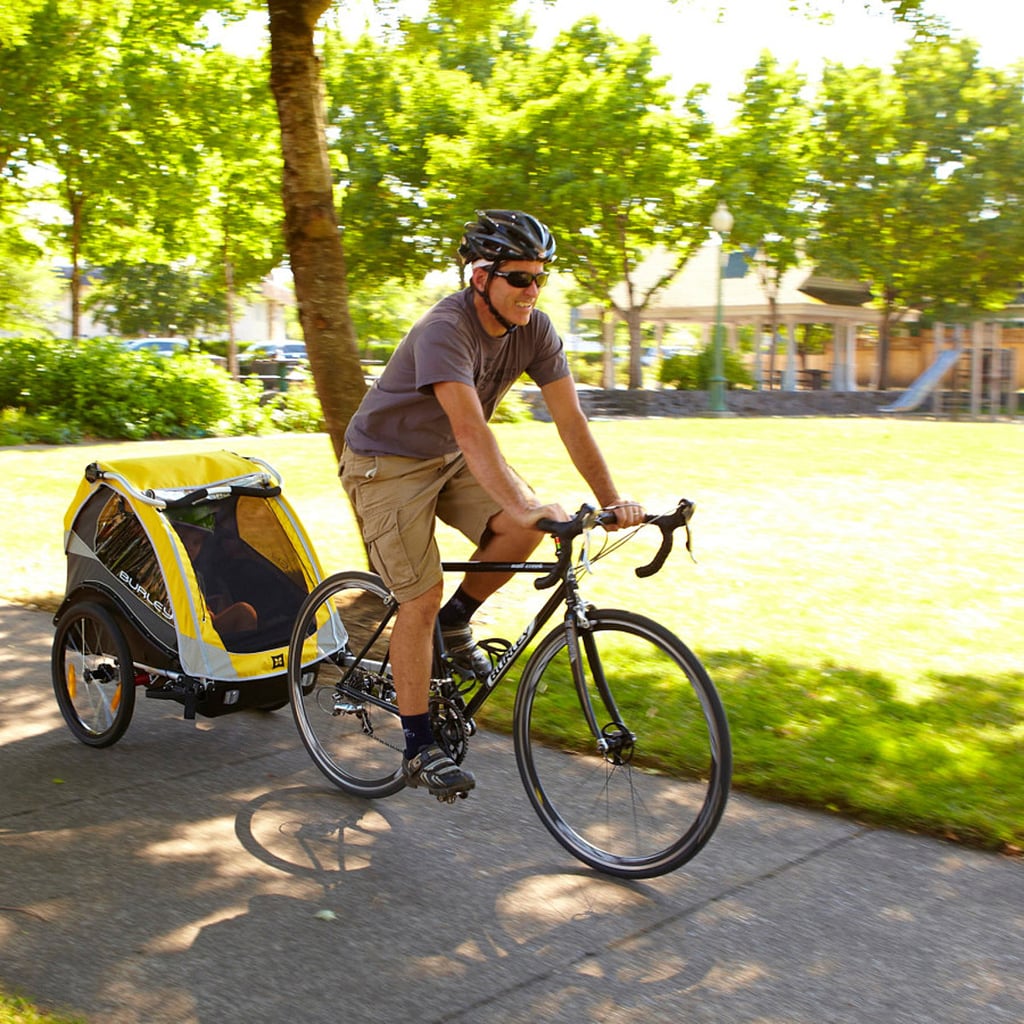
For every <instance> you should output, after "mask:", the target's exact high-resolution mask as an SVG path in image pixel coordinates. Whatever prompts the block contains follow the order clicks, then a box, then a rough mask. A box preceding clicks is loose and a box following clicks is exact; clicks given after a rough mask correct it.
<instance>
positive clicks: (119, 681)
mask: <svg viewBox="0 0 1024 1024" xmlns="http://www.w3.org/2000/svg"><path fill="white" fill-rule="evenodd" d="M50 673H51V677H52V680H53V692H54V695H55V696H56V698H57V706H58V707H59V708H60V712H61V715H63V717H64V721H65V722H66V723H67V726H68V728H69V729H70V730H71V733H72V735H73V736H74V737H75V738H76V739H78V740H80V741H81V742H82V743H84V744H85V745H86V746H88V747H109V746H110V745H111V744H113V743H116V742H117V741H118V740H119V739H120V738H121V737H122V736H123V735H124V733H125V730H126V729H127V728H128V724H129V723H130V722H131V720H132V714H133V712H134V711H135V666H134V665H133V663H132V654H131V648H130V647H129V646H128V640H127V638H126V637H125V635H124V631H123V630H122V629H121V627H120V626H119V625H118V624H117V621H116V620H115V619H114V617H113V615H111V614H110V612H109V611H107V609H106V608H104V607H103V606H102V605H100V604H97V603H96V602H93V601H82V602H79V603H77V604H72V605H71V606H70V607H69V608H67V609H66V610H65V611H64V612H63V613H62V614H61V616H60V618H59V619H58V620H57V627H56V632H55V633H54V637H53V649H52V653H51V657H50Z"/></svg>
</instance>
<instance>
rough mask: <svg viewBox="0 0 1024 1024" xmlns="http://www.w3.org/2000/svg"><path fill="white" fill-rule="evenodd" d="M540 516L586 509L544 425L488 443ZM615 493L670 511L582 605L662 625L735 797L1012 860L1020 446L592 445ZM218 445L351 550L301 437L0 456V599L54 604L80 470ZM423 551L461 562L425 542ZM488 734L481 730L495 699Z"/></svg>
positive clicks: (316, 536)
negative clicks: (558, 506)
mask: <svg viewBox="0 0 1024 1024" xmlns="http://www.w3.org/2000/svg"><path fill="white" fill-rule="evenodd" d="M496 430H497V433H498V436H499V440H500V443H501V445H502V447H503V449H504V451H505V452H506V455H507V457H508V458H509V461H510V462H512V463H513V464H514V465H516V466H517V467H518V468H519V470H520V471H521V472H522V473H523V474H524V475H525V476H526V477H527V478H528V479H530V480H531V481H532V483H533V484H534V486H535V487H536V489H537V491H538V493H539V494H540V496H541V497H542V498H543V499H545V500H558V501H561V502H562V503H563V504H564V505H565V506H566V508H571V507H573V506H575V505H577V504H578V503H579V502H580V501H582V500H585V499H587V498H588V497H589V496H588V495H587V493H586V491H585V489H584V487H583V485H582V483H581V482H580V480H579V478H578V476H577V475H576V473H575V471H574V470H573V469H572V468H571V466H570V465H569V463H568V461H567V459H566V457H565V455H564V453H562V451H561V449H560V446H559V444H558V441H557V438H556V436H555V433H554V430H553V428H552V427H550V426H548V425H544V424H538V423H523V424H512V425H501V426H498V427H496ZM594 430H595V433H596V434H597V435H598V438H599V440H600V442H601V444H602V446H603V449H604V451H605V453H606V456H607V458H608V461H609V463H610V464H611V465H612V467H613V470H614V472H615V476H616V478H617V480H618V481H619V483H620V486H621V488H622V489H623V490H624V491H625V492H627V493H628V494H630V495H633V496H635V497H637V498H638V499H640V500H642V501H644V502H645V503H646V504H647V505H648V507H649V508H652V509H657V508H662V507H669V506H671V505H673V504H674V503H675V500H676V499H677V498H679V497H683V496H685V497H688V498H692V499H693V500H695V501H696V502H697V505H698V511H697V514H696V516H695V518H694V524H693V525H694V542H695V555H696V558H697V563H696V564H693V563H691V562H690V560H689V559H688V558H687V556H686V553H685V551H683V550H682V548H681V547H680V549H679V551H678V552H677V553H676V554H674V555H673V557H672V559H670V561H669V563H668V565H667V566H666V568H665V569H664V570H663V571H662V572H661V573H660V574H659V575H658V576H656V577H654V578H653V579H651V580H646V581H643V580H638V579H637V578H636V577H635V576H634V575H633V573H632V568H633V567H634V566H635V565H639V564H641V563H642V562H644V561H646V560H647V558H649V556H650V554H651V552H652V551H653V546H654V539H653V538H648V537H647V536H646V532H649V531H646V532H644V533H641V534H640V535H638V537H637V538H636V539H635V540H634V541H633V542H631V544H630V545H628V546H626V547H625V548H624V549H622V550H620V551H617V552H615V553H614V554H613V555H612V556H610V557H609V558H607V559H605V560H602V561H600V562H598V563H596V564H595V566H594V570H595V571H594V575H593V576H592V577H590V578H588V579H587V581H586V582H585V587H586V592H587V595H588V596H589V597H590V598H591V599H592V600H593V601H594V602H595V603H596V604H599V605H614V606H619V607H626V608H633V609H635V610H638V611H641V612H643V613H645V614H648V615H651V616H652V617H654V618H657V619H659V620H661V621H663V622H664V623H665V624H666V625H667V626H669V628H671V629H673V630H674V631H675V632H676V633H678V634H679V635H680V636H681V637H682V638H683V640H684V641H685V642H686V643H687V644H689V646H691V647H692V648H693V649H694V650H695V651H697V653H698V654H699V655H700V656H701V657H702V658H703V659H704V660H705V662H706V664H707V666H708V668H709V670H710V672H711V675H712V678H713V679H714V680H715V682H716V684H717V685H718V687H719V689H720V691H721V693H722V697H723V700H724V702H725V705H726V708H727V710H728V713H729V717H730V724H731V728H732V732H733V743H734V754H735V774H734V781H735V785H736V786H737V787H738V788H740V789H743V790H745V791H747V792H750V793H757V794H761V795H764V796H769V797H773V798H777V799H781V800H786V801H792V802H797V803H803V804H807V805H811V806H816V807H822V808H827V809H832V810H835V811H837V812H840V813H844V814H849V815H851V816H855V817H857V818H860V819H862V820H866V821H870V822H874V823H879V824H886V825H892V826H895V827H900V828H905V829H913V830H921V831H925V832H929V833H933V834H938V835H946V836H950V837H955V838H958V839H960V840H962V841H965V842H970V843H973V844H978V845H981V846H985V847H990V848H995V849H1004V850H1008V851H1014V850H1019V849H1020V848H1022V847H1024V539H1022V535H1021V533H1020V532H1019V530H1020V526H1021V524H1022V522H1024V519H1022V512H1021V509H1022V508H1024V475H1022V472H1021V470H1022V467H1024V459H1022V454H1024V433H1022V431H1024V426H1022V425H1019V424H1012V423H948V422H930V421H925V420H910V421H902V420H881V419H728V420H712V419H682V420H646V421H621V422H620V421H614V422H613V421H608V422H598V423H595V424H594ZM220 447H229V448H231V449H232V450H235V451H239V452H241V453H242V454H254V455H259V456H260V457H262V458H265V459H267V460H268V461H270V462H271V463H272V464H274V465H275V466H276V467H277V468H278V469H279V470H280V471H281V472H282V475H283V476H284V481H285V488H284V489H285V494H286V495H287V497H288V498H289V500H290V501H291V503H292V504H293V505H294V506H295V508H296V511H297V512H298V514H299V516H300V518H301V519H302V520H303V522H304V524H305V526H306V528H307V530H308V532H309V533H310V535H311V537H312V539H313V543H314V546H315V547H316V549H317V551H318V553H319V556H320V559H321V561H322V562H323V564H324V567H325V569H326V570H327V571H332V570H335V569H340V568H345V567H352V566H361V565H362V564H363V559H362V553H361V552H362V547H361V543H360V541H359V539H358V537H357V536H356V533H355V530H354V527H353V523H352V517H351V513H350V511H349V508H348V505H347V501H346V499H345V497H344V495H343V493H342V491H341V488H340V485H339V484H338V482H337V478H336V475H335V467H334V459H333V456H332V453H331V447H330V444H329V442H328V440H327V439H326V438H325V437H323V436H308V435H304V436H300V435H279V436H274V437H266V438H246V439H230V440H229V441H226V442H221V441H195V442H164V443H153V444H150V443H137V444H122V445H99V444H98V445H82V446H79V447H75V448H52V449H49V448H46V449H33V450H5V451H0V465H3V467H4V469H5V470H6V472H5V474H4V479H5V481H6V483H7V493H8V496H9V497H8V504H9V506H11V505H12V506H13V507H9V508H8V512H7V515H6V525H5V528H4V530H3V533H2V538H3V539H2V541H0V570H2V571H0V596H4V597H7V598H10V599H14V600H19V601H26V602H35V603H43V604H46V605H52V604H53V602H54V600H55V598H56V597H59V595H60V594H61V593H62V591H63V585H64V557H63V551H62V544H61V536H62V521H63V516H64V512H65V509H66V507H67V504H68V502H69V501H70V499H71V497H72V495H73V494H74V491H75V488H76V487H77V484H78V481H79V479H80V477H81V474H82V470H83V468H84V467H85V465H86V463H87V462H89V461H91V460H92V459H94V458H97V457H111V456H113V455H114V454H120V455H143V454H145V453H146V452H147V451H152V452H156V451H160V452H165V451H183V452H184V451H196V450H203V449H210V448H220ZM442 548H443V550H444V551H445V553H446V554H448V555H450V556H451V557H455V558H459V557H464V556H465V555H466V554H468V549H467V546H466V544H465V542H464V541H462V540H461V538H458V537H455V536H453V535H451V534H450V533H448V532H445V533H444V534H443V536H442ZM538 603H539V597H538V596H537V595H536V594H535V593H534V592H533V590H532V586H531V583H530V582H529V581H528V580H524V581H515V582H513V584H511V585H510V586H509V588H507V590H506V591H505V592H503V593H502V594H501V595H499V596H498V597H497V598H496V599H494V600H493V601H492V602H489V604H488V605H487V606H485V608H484V609H483V611H482V613H481V615H480V617H479V619H478V623H479V625H478V633H480V634H481V635H486V634H489V633H497V634H499V635H510V636H515V635H518V633H519V632H520V630H521V627H522V626H523V625H524V624H525V619H526V617H527V613H528V610H529V609H530V608H532V607H535V606H536V605H537V604H538ZM498 696H499V703H498V705H497V706H496V707H495V709H494V712H493V714H492V717H491V719H490V720H491V721H492V722H493V723H500V722H501V721H502V720H503V719H504V718H505V717H506V716H507V713H508V706H509V704H510V702H511V696H512V695H511V693H510V692H509V693H506V694H500V695H498Z"/></svg>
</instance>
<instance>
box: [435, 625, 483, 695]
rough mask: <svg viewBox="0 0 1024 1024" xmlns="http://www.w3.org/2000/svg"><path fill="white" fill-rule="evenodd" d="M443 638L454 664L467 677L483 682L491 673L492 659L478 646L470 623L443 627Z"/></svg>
mask: <svg viewBox="0 0 1024 1024" xmlns="http://www.w3.org/2000/svg"><path fill="white" fill-rule="evenodd" d="M441 639H442V640H444V647H445V650H446V651H447V652H448V657H449V658H451V660H452V666H453V667H454V668H455V670H456V671H457V672H459V673H460V674H461V675H463V676H465V677H466V678H467V679H479V680H480V681H481V682H483V681H484V680H485V679H486V678H487V677H488V676H489V675H490V674H491V659H490V658H489V657H488V656H487V652H486V651H485V650H484V649H483V648H482V647H478V646H477V643H476V641H475V640H474V639H473V630H472V629H470V627H469V625H468V624H467V625H464V626H448V627H442V628H441Z"/></svg>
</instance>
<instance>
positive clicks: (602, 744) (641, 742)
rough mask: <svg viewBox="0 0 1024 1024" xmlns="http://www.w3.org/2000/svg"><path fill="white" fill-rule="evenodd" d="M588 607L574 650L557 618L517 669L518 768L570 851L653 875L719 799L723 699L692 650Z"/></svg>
mask: <svg viewBox="0 0 1024 1024" xmlns="http://www.w3.org/2000/svg"><path fill="white" fill-rule="evenodd" d="M588 617H589V627H588V628H586V629H582V630H579V631H578V634H577V635H578V638H579V650H578V657H577V656H576V654H577V652H576V650H575V647H576V644H575V642H573V641H572V640H570V637H569V635H568V634H567V629H566V627H565V626H562V627H559V628H558V629H556V630H553V631H552V632H551V633H549V634H548V635H547V636H546V637H545V638H544V640H543V641H542V642H541V643H540V645H539V647H538V648H537V649H536V651H535V652H534V654H533V655H532V657H531V658H530V661H529V662H528V664H527V666H526V668H525V669H524V671H523V677H522V680H521V681H520V684H519V689H518V692H517V693H516V705H515V724H514V729H515V748H516V761H517V763H518V765H519V773H520V775H521V777H522V780H523V784H524V785H525V787H526V791H527V793H528V794H529V797H530V800H531V801H532V803H533V806H534V808H535V810H536V811H537V814H538V815H539V816H540V819H541V821H543V822H544V825H545V826H546V827H547V829H548V831H550V832H551V834H552V835H553V836H554V837H555V839H557V840H558V842H559V843H561V844H562V846H564V847H565V848H566V849H567V850H568V851H569V852H570V853H571V854H572V855H573V856H574V857H577V858H578V859H579V860H581V861H583V862H584V863H585V864H589V865H590V866H591V867H593V868H596V869H597V870H599V871H603V872H606V873H608V874H612V875H618V876H621V877H626V878H651V877H653V876H656V875H663V874H666V873H667V872H669V871H674V870H675V869H676V868H678V867H679V866H680V865H682V864H685V863H686V862H687V861H688V860H690V859H691V858H692V857H693V856H694V855H695V854H697V853H698V852H699V851H700V850H701V849H702V848H703V847H704V845H705V844H706V843H707V841H708V840H709V839H710V838H711V835H712V833H713V832H714V830H715V827H716V826H717V825H718V822H719V820H720V819H721V817H722V812H723V811H724V810H725V804H726V799H727V797H728V791H729V780H730V777H731V772H732V748H731V745H730V741H729V728H728V723H727V721H726V717H725V711H724V709H723V707H722V703H721V700H720V699H719V696H718V693H717V692H716V690H715V688H714V685H713V684H712V682H711V679H710V677H709V676H708V674H707V671H706V670H705V669H704V666H703V665H702V664H701V663H700V661H699V659H698V658H697V656H696V655H695V654H694V653H693V652H692V651H691V650H690V649H689V648H688V647H687V646H686V645H685V644H684V643H683V642H682V641H681V640H680V639H679V638H678V637H676V636H674V635H673V634H672V633H670V632H669V631H668V630H667V629H665V628H664V627H662V626H660V625H658V623H656V622H653V621H652V620H650V619H647V618H644V617H643V616H640V615H635V614H633V613H631V612H624V611H613V610H601V611H595V610H592V611H591V612H590V613H589V616H588ZM573 662H576V663H577V666H576V667H577V668H578V673H577V672H574V665H573Z"/></svg>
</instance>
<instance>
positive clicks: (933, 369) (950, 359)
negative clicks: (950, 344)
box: [878, 348, 963, 412]
mask: <svg viewBox="0 0 1024 1024" xmlns="http://www.w3.org/2000/svg"><path fill="white" fill-rule="evenodd" d="M961 355H963V349H960V348H947V349H943V351H942V352H940V353H939V354H938V355H937V356H936V357H935V362H933V363H932V365H931V366H929V367H928V369H927V370H925V371H924V373H922V374H921V376H920V377H918V378H917V380H915V381H914V383H913V384H911V385H910V387H909V388H907V390H906V391H904V392H903V394H902V395H900V397H899V398H897V399H896V401H895V402H893V403H892V405H883V406H880V407H879V410H878V411H879V412H911V411H912V410H914V409H916V408H917V407H918V406H919V405H920V404H921V403H922V402H923V401H924V400H925V399H926V398H927V397H928V396H929V395H930V394H931V393H932V392H933V391H934V390H935V388H936V387H937V386H938V384H939V381H941V380H942V378H943V377H945V376H946V373H947V371H949V370H950V369H951V368H952V366H953V364H954V363H955V362H956V361H957V360H958V359H959V358H960V356H961Z"/></svg>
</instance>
